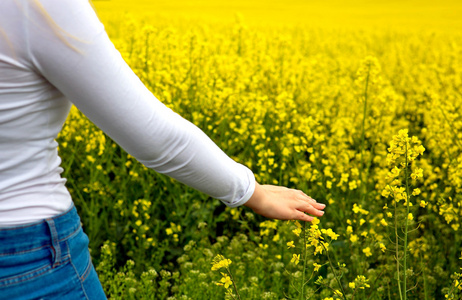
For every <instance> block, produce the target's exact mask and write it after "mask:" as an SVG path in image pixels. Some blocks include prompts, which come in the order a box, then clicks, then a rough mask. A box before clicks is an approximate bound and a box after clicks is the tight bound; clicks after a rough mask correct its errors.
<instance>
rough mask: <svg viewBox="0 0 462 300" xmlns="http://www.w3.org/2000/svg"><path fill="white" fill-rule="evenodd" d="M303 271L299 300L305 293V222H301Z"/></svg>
mask: <svg viewBox="0 0 462 300" xmlns="http://www.w3.org/2000/svg"><path fill="white" fill-rule="evenodd" d="M303 252H304V254H303V256H304V258H303V273H302V283H301V289H300V300H303V299H304V294H305V271H306V259H307V255H308V251H306V222H303Z"/></svg>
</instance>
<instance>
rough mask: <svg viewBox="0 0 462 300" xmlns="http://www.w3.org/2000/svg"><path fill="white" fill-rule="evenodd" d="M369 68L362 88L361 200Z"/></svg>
mask: <svg viewBox="0 0 462 300" xmlns="http://www.w3.org/2000/svg"><path fill="white" fill-rule="evenodd" d="M370 70H371V66H370V65H369V68H368V69H367V77H366V86H365V88H364V109H363V123H362V129H361V167H360V168H359V172H360V173H359V179H360V180H361V184H360V187H361V189H360V190H361V192H362V194H363V197H362V200H364V197H365V196H364V195H365V193H364V191H363V190H364V186H365V185H364V183H363V181H364V180H363V171H364V170H363V169H364V158H363V156H364V154H363V152H364V141H365V127H366V114H367V89H368V87H369V75H370ZM362 202H363V201H361V204H364V203H362Z"/></svg>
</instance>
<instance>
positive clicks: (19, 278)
mask: <svg viewBox="0 0 462 300" xmlns="http://www.w3.org/2000/svg"><path fill="white" fill-rule="evenodd" d="M51 251H52V249H51V248H50V247H41V248H38V249H33V250H30V251H27V252H21V253H15V254H0V288H1V287H7V286H11V285H14V284H18V283H23V282H26V281H29V280H32V279H35V278H37V277H39V276H41V275H43V274H45V273H47V272H48V271H49V270H50V269H52V266H53V262H52V252H51Z"/></svg>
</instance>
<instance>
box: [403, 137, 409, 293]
mask: <svg viewBox="0 0 462 300" xmlns="http://www.w3.org/2000/svg"><path fill="white" fill-rule="evenodd" d="M405 147H406V154H405V155H406V166H405V168H404V172H405V173H404V176H405V177H406V215H405V218H406V225H405V229H404V257H403V259H404V261H403V272H404V278H403V282H404V283H403V285H404V288H403V290H404V300H406V298H407V297H406V289H407V284H406V280H407V278H406V256H407V233H408V226H409V218H408V216H409V182H408V181H409V179H408V176H407V171H408V159H407V141H406V142H405Z"/></svg>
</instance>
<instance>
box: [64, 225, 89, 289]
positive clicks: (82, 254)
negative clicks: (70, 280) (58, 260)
mask: <svg viewBox="0 0 462 300" xmlns="http://www.w3.org/2000/svg"><path fill="white" fill-rule="evenodd" d="M88 244H89V239H88V236H87V235H86V234H85V233H84V232H83V230H82V229H80V231H79V233H78V234H76V235H75V236H73V237H72V238H70V239H68V240H67V247H68V249H69V254H70V259H71V261H72V264H73V265H74V268H75V269H76V271H77V274H78V276H79V278H80V280H81V281H82V282H83V281H85V279H86V278H87V277H88V275H89V273H90V271H91V268H92V263H91V258H90V252H89V250H88Z"/></svg>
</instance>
